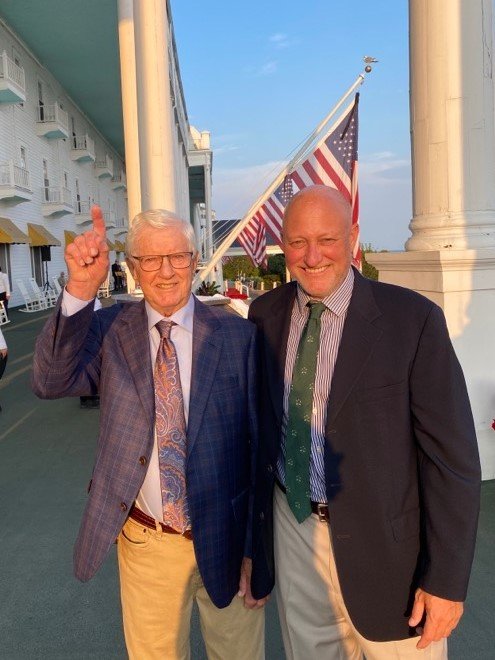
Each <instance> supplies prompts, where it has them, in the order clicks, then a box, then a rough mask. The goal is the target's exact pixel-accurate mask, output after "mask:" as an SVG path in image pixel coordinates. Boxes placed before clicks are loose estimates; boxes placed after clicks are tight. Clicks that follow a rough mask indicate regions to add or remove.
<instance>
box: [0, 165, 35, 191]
mask: <svg viewBox="0 0 495 660" xmlns="http://www.w3.org/2000/svg"><path fill="white" fill-rule="evenodd" d="M0 186H11V187H16V188H23V189H24V190H31V188H30V185H29V172H28V170H25V169H24V168H22V167H19V165H14V161H12V160H8V161H6V162H4V163H0Z"/></svg>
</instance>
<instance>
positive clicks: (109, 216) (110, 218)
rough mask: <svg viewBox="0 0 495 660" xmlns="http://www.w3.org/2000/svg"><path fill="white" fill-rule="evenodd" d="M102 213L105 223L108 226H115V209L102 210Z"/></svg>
mask: <svg viewBox="0 0 495 660" xmlns="http://www.w3.org/2000/svg"><path fill="white" fill-rule="evenodd" d="M102 213H103V217H104V218H105V225H106V226H107V227H115V211H105V210H102Z"/></svg>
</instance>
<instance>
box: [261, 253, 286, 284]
mask: <svg viewBox="0 0 495 660" xmlns="http://www.w3.org/2000/svg"><path fill="white" fill-rule="evenodd" d="M261 275H263V276H266V275H278V277H279V279H278V281H279V282H285V255H284V254H273V255H271V256H270V257H268V268H267V269H266V270H265V269H264V268H262V269H261Z"/></svg>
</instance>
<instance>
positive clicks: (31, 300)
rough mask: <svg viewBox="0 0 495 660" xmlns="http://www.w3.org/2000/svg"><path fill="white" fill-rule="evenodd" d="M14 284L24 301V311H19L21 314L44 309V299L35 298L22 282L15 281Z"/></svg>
mask: <svg viewBox="0 0 495 660" xmlns="http://www.w3.org/2000/svg"><path fill="white" fill-rule="evenodd" d="M16 284H17V286H18V287H19V291H20V292H21V296H22V297H23V299H24V304H25V305H26V306H25V308H24V309H21V310H19V311H21V312H39V311H40V310H41V309H46V301H45V299H44V298H40V297H39V296H35V295H34V294H33V293H29V291H28V290H27V287H26V285H25V284H24V282H23V281H22V280H16Z"/></svg>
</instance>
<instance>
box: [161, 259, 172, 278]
mask: <svg viewBox="0 0 495 660" xmlns="http://www.w3.org/2000/svg"><path fill="white" fill-rule="evenodd" d="M173 274H174V269H173V268H172V264H171V263H170V259H169V258H168V257H162V265H161V266H160V275H161V276H162V277H172V275H173Z"/></svg>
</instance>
